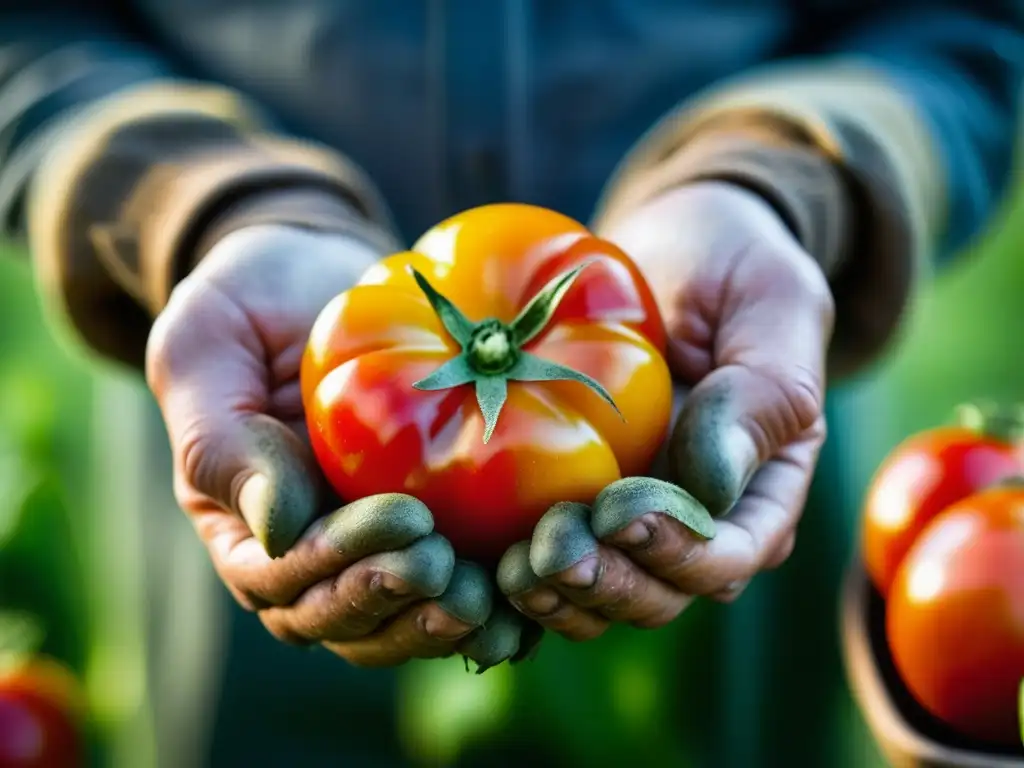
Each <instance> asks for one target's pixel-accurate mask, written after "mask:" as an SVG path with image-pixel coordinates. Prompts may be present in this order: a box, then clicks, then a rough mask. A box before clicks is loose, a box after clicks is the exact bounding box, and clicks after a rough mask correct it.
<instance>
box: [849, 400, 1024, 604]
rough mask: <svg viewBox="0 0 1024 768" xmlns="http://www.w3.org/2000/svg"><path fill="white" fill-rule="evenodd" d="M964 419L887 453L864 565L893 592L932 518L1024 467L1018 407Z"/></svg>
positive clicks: (875, 484)
mask: <svg viewBox="0 0 1024 768" xmlns="http://www.w3.org/2000/svg"><path fill="white" fill-rule="evenodd" d="M959 421H960V423H959V424H957V425H954V426H942V427H938V428H935V429H931V430H928V431H926V432H922V433H920V434H918V435H915V436H913V437H911V438H909V439H908V440H905V441H904V442H903V443H901V444H900V445H899V446H897V447H896V449H895V450H893V452H892V453H891V454H889V456H888V457H887V458H886V460H885V462H884V463H883V464H882V466H881V468H880V469H879V470H878V472H877V473H876V475H875V478H874V480H873V481H872V483H871V487H870V489H869V491H868V495H867V499H866V502H865V506H864V515H863V518H862V521H861V522H862V532H861V536H862V547H863V558H864V565H865V568H866V569H867V572H868V575H869V576H870V577H871V581H872V582H873V583H874V585H875V587H876V588H877V589H878V590H879V592H880V593H881V594H882V595H883V596H884V595H886V594H888V592H889V589H890V587H891V585H892V580H893V578H894V577H895V574H896V569H897V568H898V567H899V564H900V562H901V561H902V560H903V557H904V556H905V555H906V553H907V550H908V549H910V547H911V545H912V544H913V543H914V540H915V539H916V538H917V536H918V534H920V532H921V530H922V529H923V528H924V526H925V525H927V523H928V522H929V521H930V520H931V519H932V518H934V517H935V516H936V515H937V514H939V513H940V512H941V511H942V510H943V509H945V508H946V507H948V506H949V505H950V504H953V503H954V502H957V501H959V500H960V499H963V498H965V497H967V496H969V495H971V494H972V493H974V492H976V491H979V490H981V489H983V488H985V487H987V486H989V485H991V484H992V483H994V482H996V481H998V480H1000V479H1002V478H1005V477H1007V476H1009V475H1013V474H1016V473H1018V472H1020V470H1021V458H1020V457H1021V454H1020V451H1019V449H1018V447H1017V441H1018V440H1019V438H1020V435H1021V426H1022V424H1024V421H1022V417H1021V415H1020V414H1019V413H1018V411H1017V410H1016V409H1001V408H996V407H992V406H984V407H983V406H964V407H962V408H961V409H960V419H959Z"/></svg>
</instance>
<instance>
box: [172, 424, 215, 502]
mask: <svg viewBox="0 0 1024 768" xmlns="http://www.w3.org/2000/svg"><path fill="white" fill-rule="evenodd" d="M177 443H178V445H177V453H178V471H179V472H180V474H181V480H182V481H183V482H184V485H185V486H187V487H188V488H191V489H194V490H196V491H199V492H200V493H202V494H204V495H211V493H212V490H213V485H214V478H213V474H214V464H213V462H214V455H215V453H216V446H215V445H213V439H212V438H211V437H210V433H209V432H208V431H207V429H206V428H205V426H204V425H203V424H202V423H194V424H190V425H188V426H187V427H185V429H184V430H183V431H182V433H181V436H180V437H179V439H178V441H177ZM178 501H179V503H180V502H181V501H182V500H181V499H180V498H179V499H178Z"/></svg>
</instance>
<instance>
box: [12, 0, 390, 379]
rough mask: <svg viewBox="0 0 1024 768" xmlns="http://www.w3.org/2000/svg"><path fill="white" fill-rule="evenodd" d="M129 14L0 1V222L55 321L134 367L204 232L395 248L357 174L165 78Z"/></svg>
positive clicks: (167, 73)
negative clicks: (338, 238) (296, 234)
mask: <svg viewBox="0 0 1024 768" xmlns="http://www.w3.org/2000/svg"><path fill="white" fill-rule="evenodd" d="M126 6H127V4H123V3H114V2H113V0H110V2H103V0H35V2H33V3H20V2H19V3H15V2H13V0H0V226H2V227H3V234H4V235H5V236H6V237H7V238H8V239H18V240H26V241H27V245H28V248H29V251H30V252H31V255H32V259H33V261H34V266H35V273H36V276H37V283H38V284H39V286H40V288H41V293H42V294H43V298H44V302H45V304H46V305H47V309H48V310H49V314H50V316H51V319H53V320H54V321H56V327H57V328H60V327H63V328H64V329H66V330H67V331H69V332H70V333H71V335H72V336H76V337H78V339H79V340H82V341H84V342H85V343H86V344H87V345H88V346H90V347H91V348H92V350H93V351H95V352H98V353H100V354H101V355H102V356H104V357H107V358H110V359H113V360H117V361H120V362H123V363H127V364H129V365H131V366H133V367H136V368H139V367H141V366H142V364H143V360H144V355H145V345H146V339H147V337H148V333H149V328H150V326H151V323H152V319H153V318H154V317H155V316H156V314H157V313H158V312H159V311H160V310H161V309H162V308H163V306H164V303H165V302H166V300H167V298H168V296H169V294H170V291H171V290H172V288H173V287H174V285H175V283H176V282H177V281H178V280H179V279H180V278H181V277H182V276H183V274H185V273H187V271H188V269H189V268H190V267H191V265H192V262H193V260H194V258H195V253H196V250H197V248H198V247H199V245H200V244H201V243H202V242H206V241H207V239H208V231H210V230H211V229H212V230H215V231H217V232H220V233H222V234H223V233H225V232H227V231H229V230H230V229H231V228H235V227H237V226H243V225H246V224H253V223H270V222H276V223H289V224H296V225H298V226H307V227H310V228H315V229H321V230H332V231H344V232H347V233H349V234H353V235H357V236H362V237H364V239H368V240H371V241H374V242H375V243H378V242H379V243H380V247H381V248H387V249H391V250H394V249H395V248H396V247H397V246H395V245H394V243H395V239H394V236H393V234H392V232H393V228H392V226H391V220H390V217H389V213H388V211H387V210H386V208H385V206H384V204H383V201H382V200H381V199H380V197H379V195H378V194H377V192H376V190H375V188H374V187H373V186H372V185H371V184H370V182H369V181H368V180H367V179H366V178H365V176H364V175H363V173H362V172H361V170H360V169H358V168H357V167H356V166H355V165H354V164H352V163H351V162H350V161H348V160H347V159H346V158H344V157H342V156H340V155H338V154H337V153H335V152H333V151H331V150H330V149H328V148H325V147H321V146H317V145H313V144H311V143H307V142H300V141H298V140H293V139H290V138H287V137H284V136H282V135H280V134H278V133H277V132H276V131H275V129H274V125H273V121H272V120H271V119H270V118H269V116H268V115H267V114H266V112H265V111H264V110H262V109H261V108H260V107H259V106H258V105H256V104H254V103H252V102H251V101H250V100H249V99H248V98H246V97H245V96H244V95H243V94H240V93H238V92H236V91H233V90H232V89H230V88H226V87H224V86H222V85H219V84H215V83H209V82H201V81H196V80H194V79H191V78H189V77H188V74H187V73H182V72H180V71H176V69H175V68H174V67H173V66H172V65H171V64H170V63H169V61H168V60H167V59H166V58H165V57H164V56H162V55H161V52H160V51H159V49H158V48H154V47H152V46H149V45H147V44H146V41H145V35H144V32H143V30H142V29H141V28H135V27H134V26H133V23H132V22H133V20H132V18H131V16H130V15H128V14H129V11H127V10H126ZM18 8H31V9H32V10H31V11H20V10H17V9H18ZM285 192H296V193H297V195H294V196H293V195H287V197H288V200H281V204H279V205H278V204H275V205H268V204H267V199H268V196H269V197H270V198H275V199H280V198H281V197H282V195H284V193H285ZM293 197H294V199H292V198H293ZM289 200H290V201H291V202H289Z"/></svg>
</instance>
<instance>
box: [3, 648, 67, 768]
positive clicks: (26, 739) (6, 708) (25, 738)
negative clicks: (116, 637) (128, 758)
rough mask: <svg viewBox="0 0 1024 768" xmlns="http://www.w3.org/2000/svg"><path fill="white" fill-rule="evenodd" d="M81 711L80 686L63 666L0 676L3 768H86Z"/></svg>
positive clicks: (40, 664) (35, 664)
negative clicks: (79, 707) (79, 706)
mask: <svg viewBox="0 0 1024 768" xmlns="http://www.w3.org/2000/svg"><path fill="white" fill-rule="evenodd" d="M78 711H79V710H78V688H77V683H76V681H75V679H74V678H73V677H72V675H71V673H70V672H68V671H67V670H66V669H65V668H64V667H62V666H61V665H59V664H58V663H56V662H54V661H51V660H46V659H35V660H33V661H31V662H29V663H27V664H25V665H24V666H19V667H17V668H14V669H11V670H8V671H7V672H0V768H79V766H82V765H84V764H85V763H84V757H83V752H82V749H83V743H82V740H81V736H80V731H79V715H78Z"/></svg>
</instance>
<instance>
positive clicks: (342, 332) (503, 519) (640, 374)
mask: <svg viewBox="0 0 1024 768" xmlns="http://www.w3.org/2000/svg"><path fill="white" fill-rule="evenodd" d="M664 348H665V331H664V327H663V325H662V321H661V318H660V315H659V314H658V311H657V308H656V306H655V303H654V299H653V297H652V294H651V291H650V289H649V287H648V285H647V284H646V283H645V281H644V279H643V277H642V276H641V274H640V271H639V270H638V269H637V267H636V266H635V265H634V264H633V263H632V262H631V261H630V260H629V258H628V257H627V256H626V255H625V254H624V253H623V252H622V251H621V250H619V249H618V248H617V247H616V246H614V245H613V244H611V243H609V242H607V241H604V240H601V239H598V238H596V237H594V236H593V235H591V234H590V233H589V232H588V231H587V230H586V228H584V227H583V226H582V225H580V224H579V223H577V222H575V221H573V220H572V219H569V218H567V217H565V216H562V215H560V214H557V213H554V212H552V211H549V210H546V209H543V208H537V207H534V206H528V205H516V204H502V205H489V206H484V207H481V208H475V209H472V210H469V211H466V212H464V213H462V214H459V215H457V216H454V217H452V218H450V219H448V220H447V221H445V222H442V223H441V224H439V225H438V226H436V227H434V228H433V229H431V230H430V231H428V232H427V233H426V234H425V235H424V236H423V237H422V238H420V240H419V241H418V242H417V243H416V244H415V245H414V246H413V248H412V250H410V251H407V252H403V253H398V254H395V255H393V256H390V257H388V258H386V259H384V260H383V261H381V262H379V263H378V264H377V265H375V266H374V267H373V268H371V269H370V270H369V271H368V272H367V274H366V275H365V277H364V278H363V280H362V281H361V282H360V284H359V285H357V286H356V287H354V288H352V289H351V290H349V291H347V292H345V293H343V294H342V295H340V296H338V297H337V298H335V299H334V300H333V301H332V302H331V303H330V304H329V305H328V306H327V307H326V308H325V309H324V310H323V312H322V313H321V315H320V317H319V318H318V319H317V321H316V324H315V325H314V327H313V330H312V332H311V334H310V340H309V344H308V346H307V349H306V353H305V356H304V358H303V364H302V382H301V383H302V395H303V403H304V405H305V409H306V415H307V421H308V426H309V433H310V438H311V442H312V445H313V449H314V452H315V454H316V456H317V459H318V461H319V463H320V465H321V466H322V467H323V469H324V473H325V474H326V476H327V478H328V479H329V480H330V482H331V483H332V485H333V486H334V488H335V489H336V490H337V492H338V493H339V494H340V495H341V496H342V498H346V499H355V498H360V497H364V496H369V495H373V494H378V493H385V492H403V493H408V494H411V495H413V496H416V497H417V498H419V499H420V500H422V501H423V502H424V503H425V504H427V506H429V507H430V509H431V511H432V512H433V513H434V517H435V524H436V529H437V530H438V531H439V532H440V533H442V534H443V535H445V536H446V537H447V538H448V539H449V540H450V541H451V542H452V544H453V546H454V547H455V549H456V551H457V552H458V553H459V554H460V556H462V557H467V558H471V559H477V560H480V561H483V562H492V563H493V562H494V561H496V560H497V559H498V558H499V557H500V556H501V555H502V554H503V552H504V550H505V549H506V548H507V547H508V546H510V545H511V544H513V543H514V542H516V541H518V540H521V539H524V538H528V537H529V535H530V533H531V531H532V529H533V526H534V524H535V523H536V521H537V520H538V518H539V517H540V516H541V515H542V514H543V513H544V511H545V510H546V509H547V508H548V507H549V506H550V505H551V504H554V503H556V502H559V501H580V502H584V503H587V502H591V501H593V499H594V497H595V496H596V495H597V493H598V492H599V491H601V489H602V488H604V487H605V486H606V485H608V484H609V483H610V482H613V481H614V480H617V479H619V478H620V477H623V476H627V475H633V474H642V473H643V472H644V471H645V470H646V469H647V468H648V467H649V465H650V463H651V462H652V460H653V458H654V456H655V453H656V452H657V450H658V448H659V446H660V444H661V443H662V441H663V440H664V438H665V435H666V432H667V429H668V422H669V415H670V411H671V399H672V388H671V379H670V375H669V371H668V367H667V365H666V363H665V360H664Z"/></svg>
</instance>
